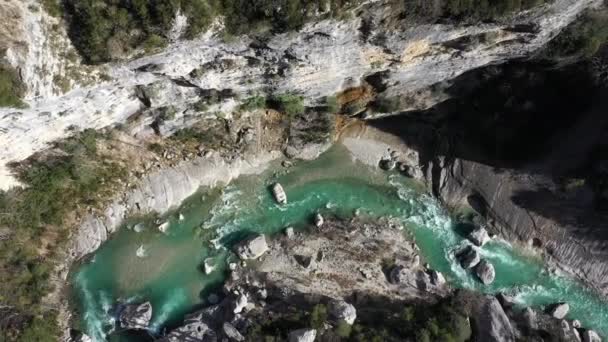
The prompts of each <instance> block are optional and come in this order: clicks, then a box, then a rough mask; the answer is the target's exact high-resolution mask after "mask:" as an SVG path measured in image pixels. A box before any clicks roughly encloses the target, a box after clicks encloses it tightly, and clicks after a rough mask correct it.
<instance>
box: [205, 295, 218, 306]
mask: <svg viewBox="0 0 608 342" xmlns="http://www.w3.org/2000/svg"><path fill="white" fill-rule="evenodd" d="M207 302H209V304H211V305H215V304H217V303H219V302H220V297H219V296H218V295H216V294H215V293H212V294H210V295H209V296H207Z"/></svg>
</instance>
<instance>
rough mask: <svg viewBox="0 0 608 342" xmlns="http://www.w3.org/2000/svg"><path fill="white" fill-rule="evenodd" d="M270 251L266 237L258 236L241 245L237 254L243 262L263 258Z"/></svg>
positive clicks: (237, 248) (237, 247)
mask: <svg viewBox="0 0 608 342" xmlns="http://www.w3.org/2000/svg"><path fill="white" fill-rule="evenodd" d="M267 250H268V243H266V237H265V236H264V235H256V236H254V237H251V238H249V239H247V240H245V241H242V242H241V243H239V244H238V245H237V246H236V248H235V252H236V254H237V255H238V256H239V258H241V259H242V260H252V259H257V258H259V257H261V256H262V255H263V254H264V253H266V251H267Z"/></svg>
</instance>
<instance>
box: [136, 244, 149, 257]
mask: <svg viewBox="0 0 608 342" xmlns="http://www.w3.org/2000/svg"><path fill="white" fill-rule="evenodd" d="M135 255H136V256H137V257H138V258H145V257H147V256H148V253H146V248H145V247H144V245H141V246H139V248H138V249H137V251H135Z"/></svg>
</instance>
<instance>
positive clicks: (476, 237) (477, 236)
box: [468, 227, 491, 247]
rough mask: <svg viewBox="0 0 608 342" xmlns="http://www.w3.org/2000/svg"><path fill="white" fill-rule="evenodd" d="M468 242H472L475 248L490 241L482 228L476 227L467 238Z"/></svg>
mask: <svg viewBox="0 0 608 342" xmlns="http://www.w3.org/2000/svg"><path fill="white" fill-rule="evenodd" d="M468 238H469V240H471V242H473V243H474V244H475V245H476V246H479V247H481V246H483V245H485V244H486V243H487V242H488V241H490V240H491V239H490V235H488V232H487V231H486V230H485V228H483V227H476V228H475V229H474V230H473V231H472V232H471V233H470V234H469V236H468Z"/></svg>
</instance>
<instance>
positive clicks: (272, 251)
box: [121, 218, 596, 342]
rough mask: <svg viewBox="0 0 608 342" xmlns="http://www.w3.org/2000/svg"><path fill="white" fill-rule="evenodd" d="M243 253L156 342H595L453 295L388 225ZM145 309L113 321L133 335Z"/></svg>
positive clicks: (531, 316)
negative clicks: (199, 305)
mask: <svg viewBox="0 0 608 342" xmlns="http://www.w3.org/2000/svg"><path fill="white" fill-rule="evenodd" d="M258 240H260V241H262V242H261V243H258V242H257V241H258ZM408 240H409V241H408ZM243 248H246V249H247V250H248V251H250V252H251V253H252V254H251V255H249V254H247V255H242V254H241V258H244V259H242V260H238V258H236V256H235V257H234V259H233V260H232V261H230V267H229V268H230V271H229V272H230V275H229V277H228V280H227V281H226V283H225V284H224V286H223V287H222V289H221V290H220V291H218V292H216V293H213V294H211V295H210V296H209V297H208V299H207V303H208V304H207V305H208V306H207V307H205V308H203V309H201V310H198V311H196V312H193V313H192V314H189V315H188V316H186V318H185V320H184V322H183V325H179V326H176V327H174V328H172V329H170V330H169V331H167V332H165V333H162V334H161V336H159V337H158V338H159V339H161V340H163V341H182V340H185V339H188V340H196V341H216V340H222V339H227V340H230V341H258V340H261V339H264V338H270V337H273V338H276V339H279V340H289V341H299V342H303V341H328V340H333V341H336V340H348V339H349V338H354V339H361V338H374V337H375V338H378V337H381V338H382V339H383V340H385V341H402V340H403V338H404V337H405V336H409V338H410V339H411V340H421V339H422V340H424V338H425V336H426V338H431V339H432V338H438V339H442V338H446V336H447V335H450V336H452V338H453V339H454V340H456V341H464V340H468V339H469V338H473V339H475V340H479V341H516V340H521V339H524V340H527V341H542V340H547V338H549V339H550V340H551V339H554V340H559V341H581V338H582V340H583V341H596V340H593V339H591V338H593V337H595V336H596V335H595V333H593V332H592V331H589V330H584V329H582V328H581V327H580V324H578V323H577V322H569V321H566V320H563V318H554V317H551V316H550V315H548V314H545V313H543V312H538V311H535V310H532V309H529V308H527V309H522V308H517V307H515V306H514V304H513V303H512V302H511V299H510V298H509V297H507V296H504V295H501V296H498V297H497V298H494V297H491V296H484V295H482V294H478V293H472V292H468V291H463V290H460V291H453V290H451V289H450V288H449V287H448V286H447V285H446V283H445V282H443V281H442V280H440V279H442V277H441V275H440V274H439V275H437V274H436V272H434V271H432V270H429V269H426V268H425V266H424V265H423V264H424V260H420V257H419V256H418V254H417V252H416V251H417V247H416V245H415V244H414V243H413V242H412V241H411V240H410V239H408V238H406V237H405V235H404V233H403V231H402V230H400V229H399V227H398V226H395V225H393V224H391V221H390V220H379V221H369V220H366V219H362V218H353V219H351V220H348V221H344V220H339V219H334V218H326V219H325V222H324V224H323V225H322V226H321V227H320V228H318V227H316V226H314V225H312V224H311V225H310V226H308V227H307V228H305V229H304V230H300V231H296V232H294V231H292V230H287V231H286V233H285V234H284V235H283V236H277V237H274V238H270V237H264V236H258V237H257V238H256V239H246V240H244V241H242V242H240V243H239V244H237V245H236V246H235V251H240V250H242V249H243ZM142 308H147V310H143V309H142ZM152 310H154V308H150V307H149V306H148V304H146V303H144V304H143V306H142V305H139V304H134V305H132V306H131V307H127V308H126V309H124V311H123V314H121V322H125V323H122V324H123V325H124V327H125V328H133V327H135V326H133V324H131V323H129V322H136V323H137V324H136V327H137V328H139V329H141V328H142V326H140V324H141V323H142V321H143V322H144V325H145V322H146V319H145V318H146V317H147V321H149V316H150V313H151V311H152ZM559 310H561V309H559ZM556 312H557V311H556V310H553V311H552V314H553V316H555V317H559V315H558V314H557V313H556ZM380 317H382V319H379V318H380ZM434 329H435V330H434ZM444 329H445V330H444ZM440 331H443V332H441V333H440ZM440 334H444V335H440ZM445 334H447V335H445Z"/></svg>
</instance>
